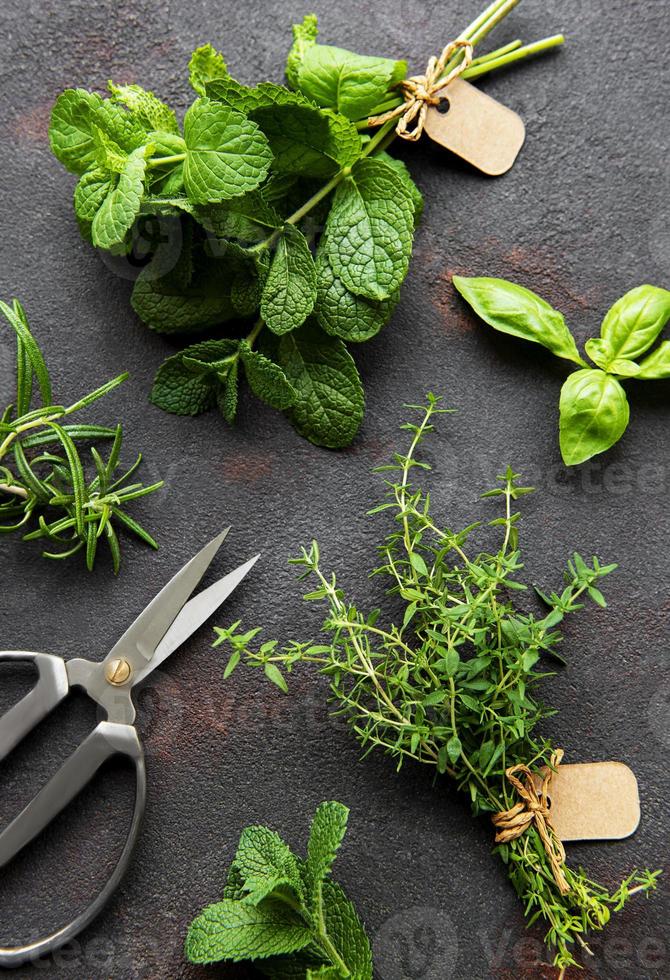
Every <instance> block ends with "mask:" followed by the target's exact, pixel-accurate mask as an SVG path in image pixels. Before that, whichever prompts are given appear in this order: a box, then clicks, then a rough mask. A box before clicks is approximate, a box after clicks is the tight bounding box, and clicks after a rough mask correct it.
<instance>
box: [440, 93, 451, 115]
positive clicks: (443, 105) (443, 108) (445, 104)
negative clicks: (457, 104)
mask: <svg viewBox="0 0 670 980" xmlns="http://www.w3.org/2000/svg"><path fill="white" fill-rule="evenodd" d="M450 109H451V102H450V101H449V99H448V98H447V97H446V95H443V96H442V98H441V99H440V101H439V102H438V103H437V111H438V112H439V113H440V114H441V115H443V116H446V114H447V113H448V112H449V110H450Z"/></svg>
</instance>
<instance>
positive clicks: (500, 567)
mask: <svg viewBox="0 0 670 980" xmlns="http://www.w3.org/2000/svg"><path fill="white" fill-rule="evenodd" d="M409 407H410V409H412V410H413V411H418V412H419V414H420V418H419V421H418V422H413V421H412V422H406V423H405V424H404V425H403V426H402V428H403V429H404V430H405V431H406V432H407V433H408V434H409V437H410V446H409V449H408V450H407V451H406V453H397V454H396V455H395V456H394V458H393V460H392V462H391V463H390V464H389V465H387V466H383V467H380V471H381V472H383V473H384V474H385V483H386V495H385V499H384V500H383V502H382V503H381V504H380V505H379V506H378V507H375V508H374V510H373V511H371V513H373V514H374V513H380V512H383V513H384V514H388V515H389V516H391V517H392V518H393V528H392V530H391V532H390V533H389V534H388V535H387V537H386V538H385V540H384V542H383V544H382V546H381V562H380V564H379V566H378V567H377V568H376V569H375V570H374V572H373V574H374V575H376V576H380V577H381V578H382V579H384V580H385V581H386V583H387V584H388V585H389V592H390V593H391V594H394V595H397V596H398V597H399V598H400V599H401V600H402V601H403V603H404V614H403V616H402V618H401V621H400V623H399V624H397V623H391V624H390V625H382V624H381V622H380V612H379V610H373V611H371V612H367V611H363V610H361V609H360V608H358V607H357V606H356V605H354V604H353V603H352V602H351V601H350V600H349V599H347V597H346V596H345V594H344V592H343V590H342V589H341V588H340V587H339V586H338V582H337V578H336V576H335V574H333V573H327V572H326V571H324V569H323V566H322V563H321V557H320V554H319V548H318V544H317V543H316V542H313V543H312V545H311V546H310V547H309V548H306V549H303V550H302V552H301V554H300V555H299V557H297V558H295V559H293V560H292V563H293V564H295V565H296V566H298V567H299V568H300V569H302V570H303V574H302V577H303V578H309V579H311V580H314V581H315V588H314V589H313V591H311V592H309V593H307V595H305V599H307V600H309V601H316V602H323V603H325V605H326V606H327V616H326V619H325V622H324V624H323V630H324V633H325V634H326V639H325V641H324V642H321V643H318V644H314V643H298V642H293V643H289V644H288V645H287V646H285V647H284V648H279V646H278V644H277V643H276V641H269V642H266V643H264V644H263V645H262V646H260V647H256V645H255V644H254V639H255V637H256V636H257V634H258V632H259V631H258V630H249V631H246V632H242V631H241V630H240V624H239V623H235V624H233V625H232V626H231V627H229V628H228V629H219V630H217V633H218V639H217V641H216V643H215V646H218V645H219V644H221V643H223V642H228V643H229V644H230V645H231V647H232V655H231V658H230V660H229V662H228V666H227V668H226V676H229V675H230V673H231V672H232V670H234V669H235V667H236V666H237V664H238V663H239V662H240V661H241V660H242V659H244V660H245V661H246V662H247V663H248V664H249V665H251V666H255V667H260V668H262V669H264V670H265V672H266V674H267V676H268V677H269V679H270V680H272V681H274V683H276V684H278V685H279V686H280V687H281V688H282V689H284V690H286V687H287V685H286V680H285V677H284V674H283V673H282V671H283V670H285V671H290V670H291V669H292V668H293V667H294V665H295V664H297V663H309V664H314V665H315V666H316V667H318V668H319V670H320V671H321V672H322V673H323V674H325V675H326V676H327V677H328V678H329V681H330V694H331V700H332V701H333V702H334V704H335V709H334V710H335V713H336V714H339V715H343V716H345V717H346V719H347V721H348V723H349V725H350V727H351V730H352V732H353V733H354V735H355V736H356V738H357V739H358V740H359V742H360V743H361V745H362V746H363V748H364V750H365V752H366V753H367V752H369V751H372V750H373V749H380V750H382V751H383V752H385V753H386V754H388V755H390V756H392V757H393V758H394V759H395V760H396V761H397V765H398V768H400V766H402V765H403V763H405V762H406V761H407V760H412V761H414V762H421V763H425V764H427V765H430V766H433V767H434V768H435V770H436V772H437V773H438V774H446V775H448V776H449V777H451V778H452V779H454V780H455V781H456V784H457V786H458V787H459V789H461V790H462V791H463V792H464V793H466V794H467V796H468V797H469V799H470V803H471V807H472V812H473V814H474V815H482V814H494V813H498V812H501V811H505V810H507V809H509V808H510V807H511V806H513V805H514V804H515V803H516V802H518V801H517V799H516V798H515V794H514V791H513V789H512V787H511V786H510V784H509V782H508V780H507V779H506V776H505V771H506V769H507V768H508V767H511V766H514V765H517V764H526V765H528V766H530V767H532V768H533V769H534V770H536V771H539V770H540V769H541V768H542V766H544V765H549V764H550V760H551V756H552V752H553V750H554V747H553V746H552V744H551V742H550V741H549V740H548V739H547V738H545V737H543V736H541V735H540V734H538V733H537V731H536V728H537V726H538V723H539V722H540V721H541V720H542V719H543V718H546V717H548V716H549V715H552V714H554V713H555V711H554V709H552V708H550V707H548V706H547V705H545V704H544V703H543V702H542V701H541V700H539V698H538V695H537V689H538V687H539V686H540V683H541V682H542V681H543V680H544V679H545V678H546V677H549V676H552V675H551V673H550V672H549V671H548V670H547V667H546V665H545V661H546V658H547V657H558V653H557V648H558V646H559V644H560V642H561V640H562V636H561V633H560V632H559V630H558V627H559V626H560V624H561V623H562V621H563V620H564V619H565V617H566V616H568V615H570V614H572V613H575V612H578V611H580V610H581V609H582V608H583V605H584V600H586V599H591V600H592V601H593V602H595V603H596V604H597V605H599V606H601V607H604V606H605V599H604V598H603V595H602V592H601V591H600V589H599V584H600V582H601V580H602V579H603V578H605V577H606V576H607V575H609V574H610V573H611V572H612V571H614V569H615V568H616V566H615V565H611V564H610V565H601V563H600V562H599V561H598V559H597V558H593V559H592V560H591V561H590V562H587V561H585V560H584V559H583V558H582V557H581V556H580V555H579V554H576V553H575V554H574V555H573V557H572V558H571V560H570V561H568V563H567V569H566V571H565V576H564V578H565V581H564V585H563V588H562V590H561V591H559V592H551V593H549V594H545V593H539V596H540V598H541V600H542V601H543V603H544V604H545V605H546V607H547V608H546V611H545V612H544V614H543V615H541V616H536V615H535V614H533V613H532V612H525V611H523V610H522V609H521V608H520V607H519V605H518V603H517V601H516V599H517V597H518V596H519V594H520V593H523V592H525V591H526V590H527V586H526V585H525V584H524V582H523V581H522V580H521V578H520V576H521V572H522V569H523V563H522V560H521V553H520V550H519V527H518V525H519V520H520V513H519V512H518V511H517V510H516V502H517V501H518V500H519V499H520V498H521V497H523V496H525V495H526V494H528V493H530V492H531V491H532V488H530V487H524V486H522V485H520V483H519V475H518V474H517V473H515V472H513V470H511V469H509V468H508V469H507V471H506V472H505V473H504V474H502V475H501V476H500V477H499V478H498V480H499V485H497V486H496V487H495V488H493V489H491V490H489V491H488V492H487V493H485V494H484V497H485V498H494V499H495V500H497V501H498V502H500V503H501V504H502V514H501V515H500V516H497V517H495V518H493V519H492V520H489V521H488V525H489V527H493V528H494V529H497V530H498V531H499V533H500V544H499V547H498V548H497V550H493V551H486V550H477V547H476V545H474V535H475V532H476V531H477V530H478V529H479V528H480V527H481V524H480V522H477V523H474V524H471V525H469V526H468V527H465V528H463V529H462V530H459V531H454V530H451V529H450V528H446V527H442V526H441V525H440V524H438V523H437V520H436V518H435V517H434V516H433V513H432V509H431V501H430V495H429V493H428V492H426V491H425V490H424V489H423V488H422V487H421V486H419V485H417V483H416V482H415V477H416V476H418V475H420V474H422V473H425V472H426V471H429V470H430V466H429V465H428V464H427V463H426V462H425V461H424V460H422V459H420V458H419V456H418V449H419V446H420V445H421V443H422V442H423V441H424V439H425V437H426V436H427V435H428V434H429V433H431V432H432V431H433V420H434V417H435V416H437V415H439V414H442V413H443V412H444V411H445V410H444V409H443V408H441V407H440V399H439V398H437V397H435V396H433V395H428V397H427V402H426V404H425V405H419V406H409ZM558 659H561V658H560V657H558ZM495 853H497V854H498V856H499V857H500V858H501V860H502V862H503V864H504V865H505V867H506V869H507V873H508V876H509V878H510V880H511V882H512V884H513V886H514V888H515V890H516V892H517V894H518V896H519V898H520V899H521V901H522V902H523V906H524V910H525V913H526V916H527V918H528V923H529V924H532V923H534V922H536V921H540V922H542V923H543V925H544V927H545V929H546V933H545V942H546V945H547V947H548V948H549V949H550V950H551V951H552V953H553V962H554V964H555V966H557V967H558V968H559V970H560V971H561V975H562V974H563V972H564V971H565V970H566V969H567V967H569V966H575V965H578V964H577V961H576V959H575V952H576V949H577V947H581V949H582V950H583V951H584V952H586V953H590V952H591V951H590V949H589V946H588V941H587V934H588V933H589V932H597V931H600V930H602V929H604V927H605V926H606V925H607V922H608V921H609V918H610V914H611V912H612V911H618V910H619V909H621V908H623V906H624V905H625V904H626V902H627V901H628V899H629V898H630V897H631V896H632V895H634V894H635V893H637V892H649V891H651V890H652V889H653V888H654V887H655V884H656V879H657V877H658V874H659V872H650V871H642V872H637V871H634V872H633V873H632V874H630V875H629V876H628V877H627V878H626V879H625V880H624V881H622V883H621V884H620V885H619V887H618V888H617V889H615V890H614V891H612V892H610V891H608V890H607V889H606V888H605V887H603V886H601V885H599V884H598V883H597V882H594V881H592V880H591V879H590V878H588V877H587V876H586V874H585V873H584V872H583V871H582V870H581V869H580V870H575V869H572V868H570V867H565V868H564V872H565V876H566V879H567V883H568V885H569V892H568V893H567V894H565V895H563V894H561V893H560V891H559V889H558V887H557V885H556V882H555V881H554V877H553V875H552V871H551V867H550V864H549V860H548V857H547V855H546V852H545V850H544V847H543V845H542V842H541V840H540V836H539V834H538V833H537V831H536V829H535V827H534V826H531V827H530V829H529V830H527V831H526V832H525V833H524V834H523V835H522V836H521V837H518V838H517V839H515V840H512V841H510V842H508V843H505V844H501V845H499V846H497V847H496V848H495Z"/></svg>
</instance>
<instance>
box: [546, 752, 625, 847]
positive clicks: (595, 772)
mask: <svg viewBox="0 0 670 980" xmlns="http://www.w3.org/2000/svg"><path fill="white" fill-rule="evenodd" d="M534 780H535V785H536V788H537V790H538V792H539V791H540V788H541V786H542V778H541V777H539V776H535V777H534ZM549 799H550V808H549V814H550V820H551V823H552V826H553V828H554V830H555V831H556V834H557V835H558V837H559V838H560V840H562V841H563V842H564V843H565V842H567V841H574V840H622V839H623V838H624V837H630V835H631V834H633V833H635V831H636V830H637V828H638V824H639V823H640V797H639V794H638V789H637V779H636V778H635V774H634V773H633V771H632V770H631V769H629V768H628V766H626V765H624V764H623V762H583V763H577V764H575V765H560V766H559V767H558V771H557V772H555V773H552V777H551V783H550V785H549Z"/></svg>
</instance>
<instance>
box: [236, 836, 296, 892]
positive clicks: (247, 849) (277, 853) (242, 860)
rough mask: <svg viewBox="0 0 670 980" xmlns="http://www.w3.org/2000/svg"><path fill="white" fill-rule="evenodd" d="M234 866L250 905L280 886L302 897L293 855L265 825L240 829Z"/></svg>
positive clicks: (286, 845)
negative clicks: (241, 830) (240, 833)
mask: <svg viewBox="0 0 670 980" xmlns="http://www.w3.org/2000/svg"><path fill="white" fill-rule="evenodd" d="M235 867H236V868H237V870H238V872H239V875H240V877H241V878H242V880H243V882H244V890H245V892H246V893H247V900H248V901H250V902H252V903H253V904H258V902H260V901H262V899H264V898H267V896H268V895H270V894H271V893H272V892H273V891H275V890H276V889H277V888H280V887H282V886H284V887H287V888H290V889H291V890H292V891H293V892H294V894H295V897H296V898H297V899H298V901H300V902H302V900H303V898H304V886H303V883H302V878H301V876H300V869H299V866H298V861H297V859H296V857H295V855H294V854H293V853H292V851H291V849H290V848H289V846H288V844H286V843H285V842H284V841H283V840H282V839H281V837H280V836H279V834H277V833H275V831H274V830H270V829H269V828H268V827H247V828H246V830H244V831H243V832H242V836H241V837H240V843H239V845H238V848H237V853H236V854H235Z"/></svg>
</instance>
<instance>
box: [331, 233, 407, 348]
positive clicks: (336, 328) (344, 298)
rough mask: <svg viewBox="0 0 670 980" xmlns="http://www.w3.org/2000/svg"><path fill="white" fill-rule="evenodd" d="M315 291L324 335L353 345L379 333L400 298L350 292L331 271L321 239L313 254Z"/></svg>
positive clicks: (394, 295) (396, 295) (395, 295)
mask: <svg viewBox="0 0 670 980" xmlns="http://www.w3.org/2000/svg"><path fill="white" fill-rule="evenodd" d="M316 289H317V300H316V306H315V308H314V313H315V316H316V319H317V321H318V323H319V326H320V327H321V328H322V329H323V330H325V331H326V333H329V334H332V335H333V336H335V337H341V338H342V340H348V341H351V342H354V343H361V342H362V341H364V340H370V338H371V337H374V336H375V334H378V333H379V331H380V330H381V329H382V327H384V326H385V325H386V324H387V323H388V321H389V319H390V317H391V314H392V313H393V310H394V309H395V306H396V304H397V302H398V298H399V295H400V294H399V292H398V291H396V292H395V293H394V294H393V296H391V297H389V299H385V300H373V299H367V298H366V297H365V296H356V294H355V293H352V292H350V291H349V290H348V289H347V287H346V286H345V285H344V283H343V282H342V280H341V279H340V278H339V277H338V276H336V275H335V273H334V272H333V267H332V266H331V264H330V260H329V258H328V254H327V249H326V246H325V242H324V241H323V240H322V242H321V243H320V245H319V249H318V251H317V255H316Z"/></svg>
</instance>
